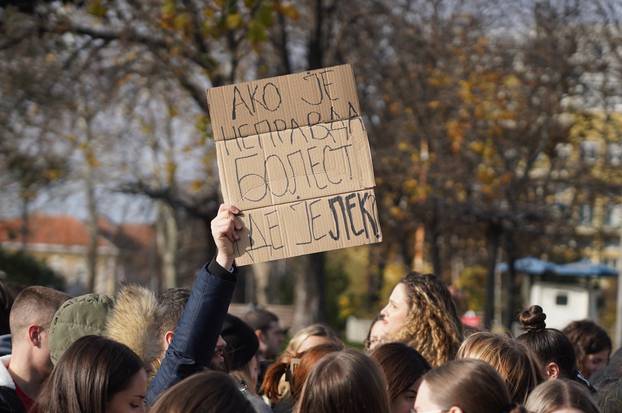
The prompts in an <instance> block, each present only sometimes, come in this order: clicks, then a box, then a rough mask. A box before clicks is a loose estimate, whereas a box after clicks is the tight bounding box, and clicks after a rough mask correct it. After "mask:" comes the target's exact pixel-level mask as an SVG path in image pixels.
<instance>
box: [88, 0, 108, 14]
mask: <svg viewBox="0 0 622 413" xmlns="http://www.w3.org/2000/svg"><path fill="white" fill-rule="evenodd" d="M86 11H87V12H88V13H89V14H91V15H93V16H95V17H104V16H105V15H106V11H107V9H106V6H105V5H104V2H103V1H102V0H89V2H88V3H87V6H86Z"/></svg>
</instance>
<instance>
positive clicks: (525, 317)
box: [518, 305, 546, 332]
mask: <svg viewBox="0 0 622 413" xmlns="http://www.w3.org/2000/svg"><path fill="white" fill-rule="evenodd" d="M544 320H546V314H544V312H543V311H542V307H540V306H539V305H532V306H531V307H529V308H528V309H526V310H525V311H523V312H522V313H520V315H519V316H518V321H520V323H521V325H522V328H523V330H525V331H527V332H531V331H542V330H544V329H545V328H546V323H545V322H544Z"/></svg>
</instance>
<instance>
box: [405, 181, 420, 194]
mask: <svg viewBox="0 0 622 413" xmlns="http://www.w3.org/2000/svg"><path fill="white" fill-rule="evenodd" d="M418 184H419V182H418V181H417V180H416V179H414V178H408V179H406V180H405V181H404V184H403V186H404V190H405V191H407V192H414V191H415V190H416V189H417V185H418Z"/></svg>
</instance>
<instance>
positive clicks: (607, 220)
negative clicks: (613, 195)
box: [603, 204, 622, 228]
mask: <svg viewBox="0 0 622 413" xmlns="http://www.w3.org/2000/svg"><path fill="white" fill-rule="evenodd" d="M603 224H605V225H606V226H608V227H614V228H615V227H619V226H620V224H622V205H614V204H607V205H606V206H605V216H604V218H603Z"/></svg>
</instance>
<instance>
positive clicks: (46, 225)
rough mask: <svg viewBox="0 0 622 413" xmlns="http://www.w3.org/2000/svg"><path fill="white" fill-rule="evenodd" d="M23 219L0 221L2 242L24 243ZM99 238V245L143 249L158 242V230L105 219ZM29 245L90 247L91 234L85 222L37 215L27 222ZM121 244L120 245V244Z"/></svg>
mask: <svg viewBox="0 0 622 413" xmlns="http://www.w3.org/2000/svg"><path fill="white" fill-rule="evenodd" d="M21 226H22V220H21V219H19V218H13V219H5V220H0V243H7V242H16V243H17V242H21ZM98 227H99V231H100V235H99V237H98V240H97V245H98V246H100V247H103V246H113V245H114V246H118V247H126V248H127V247H130V248H144V247H147V246H149V245H151V244H153V242H155V241H154V240H155V229H154V227H153V225H149V224H121V225H114V224H113V223H111V222H110V221H109V220H107V219H105V218H100V219H99V220H98ZM27 244H41V245H55V246H66V247H70V246H88V244H89V232H88V227H87V225H86V223H85V222H83V221H81V220H79V219H78V218H75V217H72V216H67V215H54V216H52V215H42V214H35V215H32V216H30V217H29V219H28V235H27ZM119 244H121V245H119Z"/></svg>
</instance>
